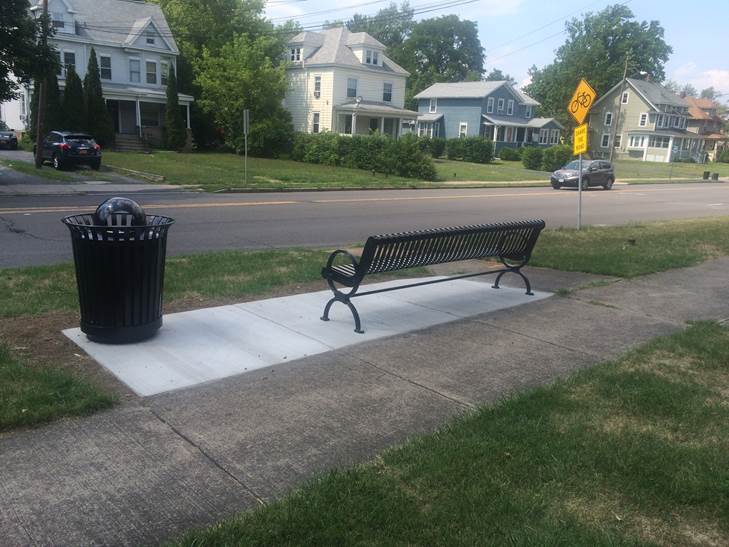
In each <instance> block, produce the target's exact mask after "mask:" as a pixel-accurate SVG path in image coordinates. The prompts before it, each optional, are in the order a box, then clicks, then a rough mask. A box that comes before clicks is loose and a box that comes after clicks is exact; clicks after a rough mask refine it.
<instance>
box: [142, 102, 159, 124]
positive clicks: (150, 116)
mask: <svg viewBox="0 0 729 547" xmlns="http://www.w3.org/2000/svg"><path fill="white" fill-rule="evenodd" d="M159 113H160V106H159V105H157V104H154V103H142V102H140V103H139V115H140V118H141V122H142V126H143V127H159V125H160V124H159V118H160V115H159Z"/></svg>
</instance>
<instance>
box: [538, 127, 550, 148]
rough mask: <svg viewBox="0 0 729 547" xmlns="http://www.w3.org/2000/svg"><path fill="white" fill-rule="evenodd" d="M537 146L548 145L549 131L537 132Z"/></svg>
mask: <svg viewBox="0 0 729 547" xmlns="http://www.w3.org/2000/svg"><path fill="white" fill-rule="evenodd" d="M539 144H549V129H540V130H539Z"/></svg>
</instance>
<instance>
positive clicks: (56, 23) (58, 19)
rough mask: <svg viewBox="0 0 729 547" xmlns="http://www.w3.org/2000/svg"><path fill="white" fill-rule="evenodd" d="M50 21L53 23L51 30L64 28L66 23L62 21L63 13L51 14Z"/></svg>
mask: <svg viewBox="0 0 729 547" xmlns="http://www.w3.org/2000/svg"><path fill="white" fill-rule="evenodd" d="M51 21H52V22H53V28H64V27H65V26H66V23H65V22H64V20H63V13H61V12H54V13H52V14H51Z"/></svg>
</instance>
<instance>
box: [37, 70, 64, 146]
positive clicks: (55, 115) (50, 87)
mask: <svg viewBox="0 0 729 547" xmlns="http://www.w3.org/2000/svg"><path fill="white" fill-rule="evenodd" d="M36 108H37V106H36ZM43 119H44V123H43V125H44V126H45V127H46V132H48V131H53V130H54V129H55V130H58V129H63V109H62V108H61V92H60V91H59V89H58V76H56V73H55V72H53V73H51V75H50V76H48V78H46V109H45V115H44V116H43ZM33 130H34V131H35V127H34V128H33Z"/></svg>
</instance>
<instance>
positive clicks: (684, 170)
mask: <svg viewBox="0 0 729 547" xmlns="http://www.w3.org/2000/svg"><path fill="white" fill-rule="evenodd" d="M614 164H615V173H616V176H617V178H618V180H620V179H626V178H629V179H633V178H660V179H665V180H668V178H669V177H670V178H672V179H689V180H690V179H695V180H700V179H701V177H702V174H703V172H704V171H711V172H712V173H719V176H721V177H726V176H729V163H709V164H707V165H700V164H696V163H657V162H650V161H631V160H618V161H615V162H614Z"/></svg>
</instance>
